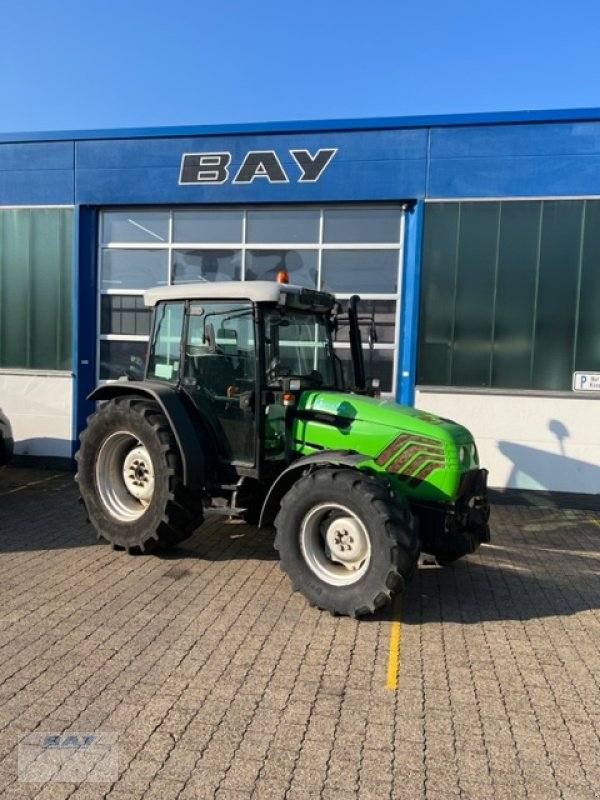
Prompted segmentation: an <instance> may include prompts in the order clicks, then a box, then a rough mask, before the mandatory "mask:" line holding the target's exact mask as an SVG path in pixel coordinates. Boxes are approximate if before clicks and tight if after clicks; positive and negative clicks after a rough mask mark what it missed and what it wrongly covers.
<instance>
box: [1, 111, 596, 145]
mask: <svg viewBox="0 0 600 800" xmlns="http://www.w3.org/2000/svg"><path fill="white" fill-rule="evenodd" d="M589 121H600V108H571V109H556V110H531V111H488V112H476V113H468V114H439V115H438V114H429V115H422V116H406V117H373V118H364V119H362V118H346V119H334V120H290V121H278V122H262V123H261V122H248V123H224V124H222V125H214V124H211V125H181V126H166V127H148V128H146V127H143V128H107V129H97V130H77V131H39V132H23V133H18V132H15V133H0V143H2V144H10V143H13V144H16V143H27V142H57V141H73V140H77V141H86V140H94V139H153V138H162V137H181V138H183V137H201V136H215V135H246V134H252V135H257V134H262V133H313V132H315V133H324V132H332V131H336V132H338V131H375V130H390V129H410V128H437V127H440V128H444V127H469V126H488V125H522V124H527V123H548V122H589Z"/></svg>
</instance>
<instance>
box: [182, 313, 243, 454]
mask: <svg viewBox="0 0 600 800" xmlns="http://www.w3.org/2000/svg"><path fill="white" fill-rule="evenodd" d="M255 362H256V346H255V335H254V314H253V307H252V304H251V303H250V302H248V301H239V302H235V301H233V302H227V303H224V302H218V301H206V302H205V301H201V302H192V303H190V305H189V313H188V322H187V330H186V337H185V352H184V376H183V381H182V383H183V385H184V386H185V389H186V391H187V392H188V393H189V394H190V396H191V397H192V400H193V402H194V404H195V405H196V407H197V408H198V409H199V410H200V411H201V412H202V414H203V416H204V418H205V419H206V420H207V423H208V425H209V426H210V428H211V431H212V433H213V440H214V442H215V446H216V447H217V451H218V455H219V459H220V461H221V462H222V463H226V464H233V465H239V466H244V467H252V466H254V464H255V461H256V418H255V405H256V404H255V402H254V398H255V391H256V365H255Z"/></svg>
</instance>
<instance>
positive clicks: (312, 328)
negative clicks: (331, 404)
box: [264, 308, 337, 388]
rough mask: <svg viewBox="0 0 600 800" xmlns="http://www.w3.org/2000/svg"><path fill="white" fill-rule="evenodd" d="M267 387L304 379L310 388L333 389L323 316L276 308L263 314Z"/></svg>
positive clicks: (333, 375)
mask: <svg viewBox="0 0 600 800" xmlns="http://www.w3.org/2000/svg"><path fill="white" fill-rule="evenodd" d="M264 319H265V346H266V354H265V356H266V357H265V364H266V367H267V384H275V383H278V382H279V380H280V379H281V378H285V377H289V376H295V377H300V378H305V379H306V380H307V382H310V383H311V384H312V385H313V386H315V387H316V386H324V387H328V388H336V387H337V380H336V368H335V359H334V355H333V348H332V344H331V336H330V333H329V323H328V319H327V318H326V316H325V315H324V314H317V313H313V312H306V311H295V310H291V309H281V308H276V309H273V310H272V311H267V312H266V313H265V318H264Z"/></svg>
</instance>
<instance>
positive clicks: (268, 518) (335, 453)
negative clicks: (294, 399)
mask: <svg viewBox="0 0 600 800" xmlns="http://www.w3.org/2000/svg"><path fill="white" fill-rule="evenodd" d="M366 461H371V457H370V456H366V455H364V453H357V452H356V451H355V450H321V451H319V452H318V453H312V454H311V455H310V456H303V457H302V458H299V459H297V460H296V461H294V462H293V463H292V464H290V466H289V467H286V469H284V470H283V472H282V473H281V474H280V475H279V476H278V477H277V480H276V481H275V482H274V483H273V485H272V486H271V488H270V489H269V491H268V493H267V496H266V498H265V502H264V503H263V507H262V511H261V512H260V520H259V523H258V525H259V527H260V528H262V527H264V526H266V525H272V524H273V521H274V520H275V517H276V516H277V512H278V511H279V505H280V503H281V498H282V497H283V495H284V494H285V493H286V492H287V491H288V490H289V489H291V487H292V486H293V484H294V483H295V482H296V481H297V480H298V478H299V477H300V475H302V473H303V472H304V471H305V470H306V469H310V468H311V467H325V466H328V465H330V464H334V465H336V466H344V467H351V468H352V469H358V467H359V465H360V464H362V463H364V462H366Z"/></svg>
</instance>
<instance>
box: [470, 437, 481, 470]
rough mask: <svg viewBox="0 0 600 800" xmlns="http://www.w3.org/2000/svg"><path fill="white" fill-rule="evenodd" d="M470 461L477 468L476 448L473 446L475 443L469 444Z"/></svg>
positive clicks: (477, 456)
mask: <svg viewBox="0 0 600 800" xmlns="http://www.w3.org/2000/svg"><path fill="white" fill-rule="evenodd" d="M471 461H472V462H473V464H475V466H476V467H477V466H479V455H478V453H477V447H476V446H475V442H472V444H471Z"/></svg>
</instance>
